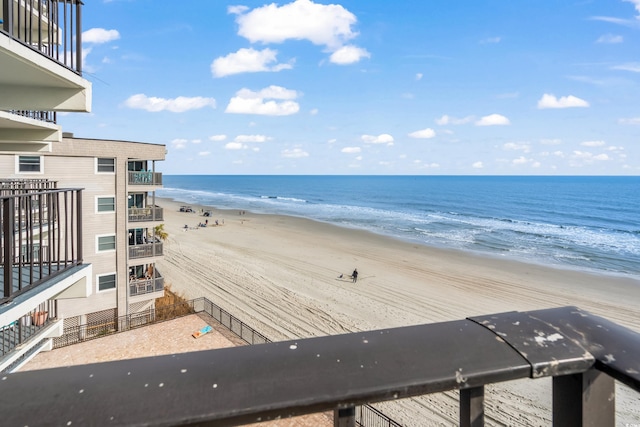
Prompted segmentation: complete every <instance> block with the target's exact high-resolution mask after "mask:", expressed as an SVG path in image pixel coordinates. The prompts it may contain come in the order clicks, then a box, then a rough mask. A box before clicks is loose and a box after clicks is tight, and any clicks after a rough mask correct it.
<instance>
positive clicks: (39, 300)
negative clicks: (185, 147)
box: [0, 0, 165, 372]
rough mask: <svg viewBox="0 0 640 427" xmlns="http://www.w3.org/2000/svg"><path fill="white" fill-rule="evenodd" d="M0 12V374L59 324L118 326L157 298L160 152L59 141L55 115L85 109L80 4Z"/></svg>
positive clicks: (38, 0)
mask: <svg viewBox="0 0 640 427" xmlns="http://www.w3.org/2000/svg"><path fill="white" fill-rule="evenodd" d="M0 4H1V5H2V7H0V70H1V72H0V94H1V95H0V230H1V239H0V242H1V246H2V249H1V251H0V257H1V259H2V263H1V269H2V270H1V278H0V281H1V287H2V290H3V293H2V294H0V371H4V372H11V371H15V370H17V369H19V367H20V366H21V365H23V364H24V363H26V362H27V361H28V360H29V359H30V358H31V357H33V355H35V354H36V353H37V352H38V351H42V350H48V349H51V348H52V339H53V338H55V337H58V336H60V335H62V334H63V332H64V329H65V328H70V327H73V326H74V325H80V324H87V323H92V322H93V323H102V324H105V323H111V324H113V327H114V328H117V327H118V325H117V322H116V320H117V317H118V316H121V315H125V314H132V313H145V312H146V311H147V310H148V309H149V308H151V307H152V306H153V301H154V299H155V298H156V297H157V296H161V295H162V293H163V280H162V276H161V275H160V273H159V272H158V270H157V269H156V268H155V262H156V260H157V258H158V257H159V256H162V242H161V240H160V239H159V238H158V236H157V235H156V233H155V227H157V226H158V225H159V224H161V221H162V210H161V209H160V208H158V207H156V206H155V190H156V189H158V188H159V187H160V186H161V185H162V176H161V174H160V173H158V172H156V170H155V168H156V162H157V161H161V160H164V157H165V147H164V146H163V145H156V144H146V143H136V142H128V141H109V140H96V139H81V138H74V137H73V135H72V134H65V133H63V131H62V129H61V127H60V126H59V125H58V124H57V115H56V114H57V112H62V111H64V112H90V110H91V94H92V92H91V84H90V82H88V81H87V80H86V79H85V78H83V77H82V67H81V66H82V59H81V34H82V28H81V25H80V23H81V22H82V19H81V12H82V2H80V1H78V0H63V1H53V0H32V1H30V2H23V1H20V0H0ZM91 333H92V332H91V330H90V329H83V330H82V334H91Z"/></svg>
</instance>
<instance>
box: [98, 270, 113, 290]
mask: <svg viewBox="0 0 640 427" xmlns="http://www.w3.org/2000/svg"><path fill="white" fill-rule="evenodd" d="M97 281H98V292H100V291H108V290H109V289H115V288H116V273H110V274H102V275H100V276H98V280H97Z"/></svg>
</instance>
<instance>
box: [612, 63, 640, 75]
mask: <svg viewBox="0 0 640 427" xmlns="http://www.w3.org/2000/svg"><path fill="white" fill-rule="evenodd" d="M611 69H612V70H622V71H631V72H633V73H640V62H629V63H627V64H620V65H615V66H613V67H611Z"/></svg>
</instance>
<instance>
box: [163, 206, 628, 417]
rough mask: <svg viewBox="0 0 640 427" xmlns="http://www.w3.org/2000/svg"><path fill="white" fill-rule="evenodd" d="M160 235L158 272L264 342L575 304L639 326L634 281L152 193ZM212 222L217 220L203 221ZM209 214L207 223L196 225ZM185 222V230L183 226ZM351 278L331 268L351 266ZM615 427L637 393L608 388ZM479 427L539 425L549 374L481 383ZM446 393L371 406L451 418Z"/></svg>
mask: <svg viewBox="0 0 640 427" xmlns="http://www.w3.org/2000/svg"><path fill="white" fill-rule="evenodd" d="M159 204H160V205H161V206H163V207H164V218H165V230H166V231H167V232H168V233H169V238H168V240H167V242H166V244H165V247H164V255H165V256H164V258H163V259H162V260H161V261H160V262H159V263H158V267H159V271H160V272H161V274H162V275H163V276H164V277H165V279H166V282H167V283H169V284H171V286H172V288H173V289H174V290H177V291H179V292H182V293H183V294H184V296H185V297H187V298H197V297H200V296H206V297H207V298H209V299H211V300H212V301H214V302H215V303H216V304H218V305H220V306H221V307H222V308H224V309H225V310H227V311H229V312H230V313H231V314H233V315H234V316H236V317H238V318H239V319H241V320H242V321H244V322H245V323H247V324H249V325H250V326H252V327H253V328H255V329H257V330H258V331H260V332H261V333H263V334H264V335H266V336H267V337H269V338H270V339H272V340H274V341H275V340H282V339H293V338H301V337H312V336H321V335H330V334H337V333H344V332H352V331H361V330H372V329H381V328H388V327H396V326H405V325H415V324H424V323H433V322H441V321H448V320H459V319H463V318H466V317H469V316H474V315H485V314H492V313H501V312H506V311H513V310H518V311H526V310H537V309H544V308H552V307H560V306H566V305H575V306H578V307H580V308H582V309H584V310H587V311H590V312H592V313H594V314H598V315H601V316H603V317H607V318H609V319H611V320H612V321H615V322H618V323H620V324H622V325H624V326H626V327H629V328H631V329H633V330H635V331H637V332H640V304H639V301H640V299H639V298H638V297H639V296H640V280H633V279H630V278H619V277H607V276H599V275H592V274H586V273H582V272H577V271H567V270H558V269H552V268H546V267H544V266H539V265H532V264H525V263H519V262H514V261H509V260H504V259H499V258H488V257H482V256H474V255H470V254H466V253H461V252H457V251H448V250H442V249H434V248H429V247H424V246H420V245H417V244H411V243H406V242H401V241H398V240H395V239H392V238H388V237H383V236H378V235H374V234H372V233H369V232H365V231H360V230H352V229H345V228H342V227H337V226H334V225H332V224H326V223H320V222H315V221H310V220H306V219H302V218H295V217H288V216H280V215H258V214H253V213H251V212H246V213H245V214H240V213H239V212H238V211H228V210H213V216H211V217H209V218H205V217H203V216H200V214H199V213H200V209H201V208H204V209H205V210H210V209H212V208H211V207H204V206H195V205H194V206H193V208H194V209H195V210H196V213H184V212H179V206H180V205H182V204H184V203H177V202H173V201H171V200H166V199H161V200H159ZM216 219H217V220H218V222H219V224H220V225H219V226H215V225H213V224H214V223H215V220H216ZM205 220H208V222H209V226H208V227H206V228H202V227H197V224H198V223H200V222H205ZM185 225H187V226H188V227H189V229H188V230H186V231H185V229H184V226H185ZM356 267H357V269H358V271H359V273H360V275H359V279H358V282H357V283H355V284H354V283H352V282H351V280H350V279H348V278H342V279H340V278H339V275H340V274H342V275H345V276H346V275H349V274H350V273H351V271H352V270H353V269H354V268H356ZM617 391H618V393H617V395H616V399H617V412H618V414H617V423H618V425H625V423H630V424H631V423H635V424H640V398H639V397H638V395H637V394H635V393H633V392H630V391H629V390H628V389H627V388H626V387H624V386H618V387H617ZM486 394H487V398H486V405H487V408H486V410H487V423H488V424H489V425H550V423H551V410H550V408H551V381H550V380H549V379H541V380H535V381H533V380H523V381H516V382H510V383H504V384H497V385H491V386H488V387H487V389H486ZM457 396H458V393H457V392H448V393H442V394H437V395H429V396H423V397H420V398H416V399H405V400H402V401H399V402H393V403H387V404H382V405H376V406H378V407H380V408H381V409H382V410H383V411H384V412H385V413H387V414H389V415H390V416H392V418H394V419H396V420H397V421H398V422H400V423H402V424H404V425H412V426H430V425H455V424H457V422H458V406H457Z"/></svg>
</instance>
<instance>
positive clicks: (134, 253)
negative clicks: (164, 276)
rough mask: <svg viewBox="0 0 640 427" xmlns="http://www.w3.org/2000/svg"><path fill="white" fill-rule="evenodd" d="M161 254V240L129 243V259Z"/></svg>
mask: <svg viewBox="0 0 640 427" xmlns="http://www.w3.org/2000/svg"><path fill="white" fill-rule="evenodd" d="M155 256H162V242H152V243H143V244H140V245H129V259H139V258H150V257H155Z"/></svg>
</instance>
